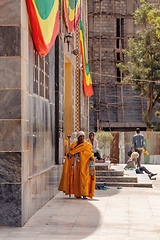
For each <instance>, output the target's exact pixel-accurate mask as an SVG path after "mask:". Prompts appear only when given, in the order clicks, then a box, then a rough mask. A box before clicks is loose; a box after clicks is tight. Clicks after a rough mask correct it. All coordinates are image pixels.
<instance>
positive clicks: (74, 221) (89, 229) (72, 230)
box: [0, 165, 160, 240]
mask: <svg viewBox="0 0 160 240" xmlns="http://www.w3.org/2000/svg"><path fill="white" fill-rule="evenodd" d="M147 168H148V169H149V170H151V171H152V172H157V173H158V175H157V177H156V178H157V179H156V180H154V181H152V183H153V188H134V187H133V188H130V187H128V188H122V189H117V188H116V187H110V189H108V190H96V191H95V196H94V198H93V199H92V200H84V199H76V198H74V197H73V196H72V197H71V198H69V197H68V196H65V195H64V194H63V193H62V192H60V193H58V194H57V196H56V197H55V198H53V199H52V200H51V201H49V202H48V203H47V204H46V205H45V206H44V207H43V208H41V209H40V210H39V211H38V212H37V213H36V214H35V215H34V216H33V217H32V218H31V219H30V220H29V221H28V222H27V223H26V224H25V226H24V227H22V228H18V227H4V226H0V240H15V239H16V240H52V239H53V240H54V239H55V240H56V239H57V240H58V239H62V240H63V239H87V240H90V239H92V240H103V239H104V240H121V239H123V240H135V239H137V240H144V239H145V240H151V239H152V240H160V166H159V165H158V166H157V165H147Z"/></svg>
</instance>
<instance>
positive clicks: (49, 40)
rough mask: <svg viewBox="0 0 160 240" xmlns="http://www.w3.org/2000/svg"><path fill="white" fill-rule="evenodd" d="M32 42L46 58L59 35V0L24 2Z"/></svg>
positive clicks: (30, 0)
mask: <svg viewBox="0 0 160 240" xmlns="http://www.w3.org/2000/svg"><path fill="white" fill-rule="evenodd" d="M26 4H27V9H28V15H29V20H30V28H31V32H32V37H33V41H34V44H35V47H36V50H37V52H38V54H39V55H41V56H43V57H44V56H46V55H47V53H48V52H49V51H50V49H51V47H52V45H53V44H54V42H55V39H56V36H57V34H58V33H59V0H26Z"/></svg>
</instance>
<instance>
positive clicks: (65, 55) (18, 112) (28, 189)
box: [0, 0, 89, 226]
mask: <svg viewBox="0 0 160 240" xmlns="http://www.w3.org/2000/svg"><path fill="white" fill-rule="evenodd" d="M86 4H87V2H86V1H82V2H81V9H82V12H81V18H82V20H83V22H84V23H86V22H87V18H86V16H87V14H86V11H87V10H86V9H87V8H86V6H87V5H86ZM59 23H60V31H59V34H58V36H57V38H56V41H55V44H54V45H53V46H52V48H51V50H50V52H49V53H48V54H47V55H46V56H45V57H41V56H40V55H39V54H38V53H37V51H36V48H35V46H34V43H33V40H32V35H31V32H30V30H29V26H28V13H27V7H26V2H25V0H15V1H10V0H2V1H1V2H0V40H1V43H0V81H1V88H0V91H1V94H0V96H1V97H0V99H1V108H0V126H1V127H0V129H1V131H0V136H1V137H0V224H2V225H11V226H23V225H24V224H25V222H26V221H27V220H28V219H29V218H30V217H31V216H32V215H33V214H34V213H35V212H36V211H37V210H38V209H39V208H41V207H42V206H43V205H44V204H45V203H46V202H47V201H49V200H50V199H51V198H52V197H54V196H55V195H56V194H57V192H58V185H59V180H60V176H61V172H62V167H63V165H62V158H63V155H64V139H66V138H67V135H72V132H75V131H79V130H80V129H81V130H83V131H85V132H86V134H87V133H88V119H89V118H88V98H87V97H85V95H84V93H83V84H82V70H81V68H80V63H81V56H80V50H79V45H80V40H79V25H78V26H77V29H76V31H75V32H73V33H72V39H71V41H70V43H69V48H68V44H67V43H66V42H65V41H64V39H65V36H66V35H67V31H66V27H65V23H64V20H63V5H62V1H60V5H59ZM85 26H87V25H85ZM85 31H86V34H87V28H86V29H85ZM73 50H77V51H78V54H77V55H74V52H75V51H73Z"/></svg>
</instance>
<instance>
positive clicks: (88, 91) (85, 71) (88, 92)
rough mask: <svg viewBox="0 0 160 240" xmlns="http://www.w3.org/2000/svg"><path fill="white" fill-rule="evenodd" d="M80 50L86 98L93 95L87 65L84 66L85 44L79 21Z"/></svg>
mask: <svg viewBox="0 0 160 240" xmlns="http://www.w3.org/2000/svg"><path fill="white" fill-rule="evenodd" d="M80 48H81V54H82V66H83V88H84V92H85V94H86V96H87V97H91V96H92V95H93V88H92V79H91V76H90V72H89V64H86V53H85V42H84V34H83V26H82V21H81V20H80Z"/></svg>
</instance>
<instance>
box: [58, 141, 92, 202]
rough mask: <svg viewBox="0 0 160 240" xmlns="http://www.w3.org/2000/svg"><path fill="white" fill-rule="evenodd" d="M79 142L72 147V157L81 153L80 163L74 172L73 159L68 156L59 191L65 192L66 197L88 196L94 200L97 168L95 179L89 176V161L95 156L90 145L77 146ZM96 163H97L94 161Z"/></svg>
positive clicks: (84, 143)
mask: <svg viewBox="0 0 160 240" xmlns="http://www.w3.org/2000/svg"><path fill="white" fill-rule="evenodd" d="M77 143H78V141H76V142H73V143H72V144H71V145H70V151H69V152H70V153H71V154H72V155H74V154H76V153H79V154H80V162H76V166H75V170H74V171H73V168H72V165H73V157H72V158H70V159H69V158H68V157H67V156H66V159H65V163H64V167H63V172H62V176H61V180H60V184H59V188H58V190H59V191H63V192H65V194H66V195H68V194H74V195H75V197H80V196H87V197H89V198H93V196H94V191H95V178H96V177H95V168H94V178H93V177H91V176H89V161H90V158H91V157H92V158H93V159H94V155H93V153H92V146H91V144H90V143H88V142H86V141H84V142H83V143H81V144H79V145H77ZM94 162H95V161H94Z"/></svg>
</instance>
